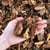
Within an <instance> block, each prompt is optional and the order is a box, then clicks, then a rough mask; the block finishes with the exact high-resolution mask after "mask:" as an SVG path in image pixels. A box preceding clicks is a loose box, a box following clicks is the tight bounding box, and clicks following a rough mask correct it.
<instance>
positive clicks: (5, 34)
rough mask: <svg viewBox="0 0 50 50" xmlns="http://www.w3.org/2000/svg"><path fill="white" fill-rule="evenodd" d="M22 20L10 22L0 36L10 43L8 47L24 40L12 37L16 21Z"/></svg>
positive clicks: (19, 19)
mask: <svg viewBox="0 0 50 50" xmlns="http://www.w3.org/2000/svg"><path fill="white" fill-rule="evenodd" d="M22 20H23V18H22V17H18V18H16V19H14V20H12V21H10V22H9V23H8V25H7V27H6V28H5V30H4V32H3V34H2V37H5V38H6V39H7V41H8V42H9V43H10V45H13V44H17V43H20V42H22V41H24V40H25V39H24V38H21V37H16V36H15V35H14V29H15V26H16V24H17V23H18V21H22Z"/></svg>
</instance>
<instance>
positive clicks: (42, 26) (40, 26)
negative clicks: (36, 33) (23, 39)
mask: <svg viewBox="0 0 50 50" xmlns="http://www.w3.org/2000/svg"><path fill="white" fill-rule="evenodd" d="M45 27H47V24H43V25H39V26H38V27H37V28H45Z"/></svg>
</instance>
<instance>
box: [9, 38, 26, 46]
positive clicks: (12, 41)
mask: <svg viewBox="0 0 50 50" xmlns="http://www.w3.org/2000/svg"><path fill="white" fill-rule="evenodd" d="M25 40H26V39H24V38H21V37H12V38H11V39H9V42H10V44H11V45H13V44H18V43H21V42H23V41H25Z"/></svg>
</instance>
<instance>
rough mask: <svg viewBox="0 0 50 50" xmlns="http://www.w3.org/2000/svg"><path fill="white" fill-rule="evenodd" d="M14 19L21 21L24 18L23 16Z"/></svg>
mask: <svg viewBox="0 0 50 50" xmlns="http://www.w3.org/2000/svg"><path fill="white" fill-rule="evenodd" d="M16 20H17V21H22V20H24V18H23V17H18V18H16Z"/></svg>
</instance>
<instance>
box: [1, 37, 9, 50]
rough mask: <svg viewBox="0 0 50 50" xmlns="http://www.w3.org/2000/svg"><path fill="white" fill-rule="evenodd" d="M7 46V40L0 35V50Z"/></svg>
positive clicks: (4, 49)
mask: <svg viewBox="0 0 50 50" xmlns="http://www.w3.org/2000/svg"><path fill="white" fill-rule="evenodd" d="M8 47H10V44H9V42H8V40H7V39H6V38H4V37H1V38H0V50H6V49H7V48H8Z"/></svg>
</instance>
